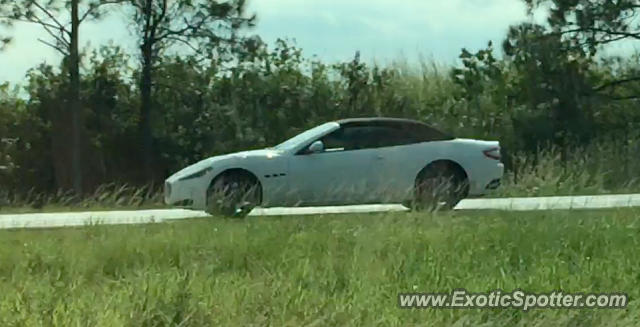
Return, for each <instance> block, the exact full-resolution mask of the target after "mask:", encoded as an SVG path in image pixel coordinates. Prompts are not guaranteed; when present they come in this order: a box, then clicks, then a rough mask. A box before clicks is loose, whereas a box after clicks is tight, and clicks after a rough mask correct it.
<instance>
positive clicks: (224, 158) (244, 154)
mask: <svg viewBox="0 0 640 327" xmlns="http://www.w3.org/2000/svg"><path fill="white" fill-rule="evenodd" d="M279 155H282V153H281V152H280V151H278V150H274V149H261V150H251V151H241V152H236V153H229V154H225V155H220V156H214V157H209V158H207V159H204V160H201V161H198V162H196V163H195V164H193V165H190V166H188V167H186V168H184V169H182V170H180V171H179V172H177V173H175V174H173V175H171V177H169V178H168V179H167V181H169V182H172V181H175V180H177V179H180V178H182V177H185V176H188V175H191V174H195V173H197V172H200V171H202V170H205V169H207V168H215V166H216V165H223V164H225V163H227V162H231V161H236V162H237V161H238V160H244V159H247V158H272V157H275V156H279Z"/></svg>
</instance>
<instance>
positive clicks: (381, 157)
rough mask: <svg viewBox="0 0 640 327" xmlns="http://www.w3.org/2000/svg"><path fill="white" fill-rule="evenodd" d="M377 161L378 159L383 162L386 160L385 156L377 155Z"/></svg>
mask: <svg viewBox="0 0 640 327" xmlns="http://www.w3.org/2000/svg"><path fill="white" fill-rule="evenodd" d="M376 159H377V160H383V159H384V156H383V155H381V154H377V155H376Z"/></svg>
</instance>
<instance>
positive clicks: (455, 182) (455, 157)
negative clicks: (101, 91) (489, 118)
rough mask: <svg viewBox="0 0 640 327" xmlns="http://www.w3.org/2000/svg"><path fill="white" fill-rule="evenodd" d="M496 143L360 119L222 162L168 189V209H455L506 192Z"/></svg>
mask: <svg viewBox="0 0 640 327" xmlns="http://www.w3.org/2000/svg"><path fill="white" fill-rule="evenodd" d="M503 171H504V166H503V164H502V163H501V162H500V145H499V142H497V141H479V140H470V139H460V138H454V137H452V136H450V135H447V134H445V133H442V132H440V131H438V130H436V129H434V128H431V127H429V126H428V125H425V124H423V123H420V122H417V121H412V120H406V119H395V118H355V119H345V120H340V121H334V122H329V123H325V124H322V125H320V126H317V127H314V128H312V129H310V130H307V131H305V132H303V133H301V134H299V135H297V136H295V137H293V138H291V139H289V140H287V141H285V142H283V143H281V144H279V145H277V146H275V147H273V148H267V149H263V150H253V151H245V152H238V153H233V154H227V155H222V156H215V157H211V158H208V159H205V160H202V161H200V162H198V163H196V164H193V165H191V166H189V167H187V168H184V169H183V170H181V171H179V172H177V173H176V174H174V175H172V176H171V177H169V178H168V179H167V180H166V182H165V202H166V203H167V204H170V205H177V206H182V207H189V208H192V209H197V210H205V211H207V212H208V213H210V214H222V215H227V216H244V215H246V214H248V213H249V212H250V211H251V210H252V209H253V208H254V207H256V206H260V207H263V208H266V207H283V206H285V207H286V206H322V205H347V204H367V203H403V204H405V205H406V206H409V207H410V208H414V209H429V210H432V209H435V208H453V207H454V206H455V205H456V204H457V203H458V202H459V201H460V200H462V199H463V198H465V197H467V196H470V195H471V196H474V195H482V194H484V193H486V192H487V191H488V190H491V189H495V188H497V187H498V186H499V185H500V179H501V177H502V174H503Z"/></svg>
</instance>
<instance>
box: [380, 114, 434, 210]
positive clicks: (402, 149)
mask: <svg viewBox="0 0 640 327" xmlns="http://www.w3.org/2000/svg"><path fill="white" fill-rule="evenodd" d="M376 135H377V137H378V141H377V143H378V149H379V152H378V154H377V156H376V158H377V160H376V164H375V166H374V167H372V169H373V170H374V171H375V174H374V179H373V180H372V181H371V192H372V196H374V197H375V198H376V200H375V201H376V202H387V203H393V202H399V201H404V200H406V199H407V198H408V196H411V194H412V192H413V187H414V183H415V178H416V175H417V173H418V172H419V171H420V170H422V168H424V167H425V165H426V164H427V163H429V162H431V161H433V160H435V159H437V158H439V156H440V155H442V151H441V146H439V143H440V142H437V141H439V140H444V139H446V138H447V136H445V135H443V134H441V133H439V132H438V131H436V130H433V129H430V128H429V127H426V126H415V125H413V126H412V125H409V126H404V125H402V124H399V125H387V126H380V128H379V131H378V132H377V133H376Z"/></svg>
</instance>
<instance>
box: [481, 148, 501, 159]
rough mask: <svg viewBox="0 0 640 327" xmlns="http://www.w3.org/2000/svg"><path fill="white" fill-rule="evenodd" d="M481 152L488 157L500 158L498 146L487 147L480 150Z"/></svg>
mask: <svg viewBox="0 0 640 327" xmlns="http://www.w3.org/2000/svg"><path fill="white" fill-rule="evenodd" d="M482 153H484V155H485V157H487V158H490V159H494V160H500V158H502V157H501V156H500V148H491V149H487V150H484V151H482Z"/></svg>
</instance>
